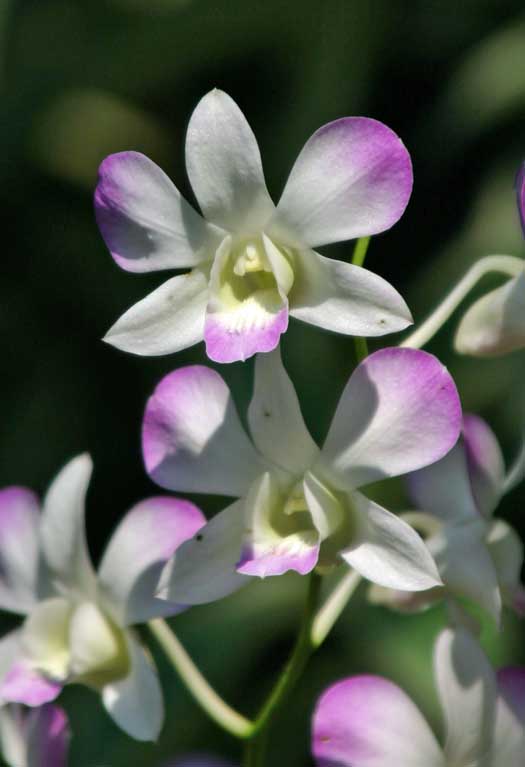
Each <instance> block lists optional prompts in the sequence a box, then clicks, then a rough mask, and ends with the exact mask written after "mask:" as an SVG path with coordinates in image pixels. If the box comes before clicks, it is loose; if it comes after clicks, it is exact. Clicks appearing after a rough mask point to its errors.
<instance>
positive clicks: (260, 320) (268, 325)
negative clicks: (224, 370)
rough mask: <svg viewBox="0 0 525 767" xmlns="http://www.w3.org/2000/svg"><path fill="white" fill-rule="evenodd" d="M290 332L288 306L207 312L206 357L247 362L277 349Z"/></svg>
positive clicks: (248, 305) (247, 304) (248, 303)
mask: <svg viewBox="0 0 525 767" xmlns="http://www.w3.org/2000/svg"><path fill="white" fill-rule="evenodd" d="M276 295H277V294H276ZM287 328H288V308H287V306H282V305H281V306H275V307H274V306H273V304H272V305H271V306H264V305H262V304H259V303H258V302H257V301H253V302H252V301H246V302H244V304H243V305H242V307H240V308H237V309H235V310H232V311H231V312H229V311H222V312H210V311H208V313H207V315H206V321H205V325H204V341H205V343H206V354H207V355H208V357H209V358H210V359H211V360H213V361H214V362H221V363H225V362H238V361H239V360H241V361H244V360H247V359H249V358H250V357H253V355H254V354H258V353H261V352H270V351H272V350H273V349H275V347H276V346H278V344H279V339H280V338H281V335H282V334H283V333H285V332H286V330H287Z"/></svg>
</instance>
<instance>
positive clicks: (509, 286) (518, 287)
mask: <svg viewBox="0 0 525 767" xmlns="http://www.w3.org/2000/svg"><path fill="white" fill-rule="evenodd" d="M454 346H455V348H456V351H458V352H459V353H460V354H470V355H472V356H474V357H498V356H499V355H501V354H508V353H509V352H513V351H515V350H516V349H522V348H523V347H524V346H525V270H524V271H523V272H522V273H521V274H519V275H518V276H517V277H514V278H513V279H511V280H508V281H507V282H506V283H505V284H504V285H501V287H499V288H496V289H495V290H491V291H490V292H489V293H487V294H486V295H484V296H483V297H482V298H479V299H478V300H477V301H475V302H474V303H473V304H472V306H471V307H470V308H469V309H468V310H467V312H466V313H465V315H464V316H463V319H462V320H461V322H460V324H459V327H458V329H457V331H456V337H455V339H454Z"/></svg>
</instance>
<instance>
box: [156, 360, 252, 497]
mask: <svg viewBox="0 0 525 767" xmlns="http://www.w3.org/2000/svg"><path fill="white" fill-rule="evenodd" d="M142 450H143V456H144V463H145V465H146V470H147V472H148V474H149V475H150V477H151V478H152V479H153V480H154V481H155V482H156V483H157V484H158V485H160V486H161V487H165V488H167V489H169V490H178V491H182V492H196V493H217V494H219V495H230V496H233V497H235V496H241V495H242V494H243V493H244V492H245V490H246V489H247V488H248V487H249V486H250V483H251V482H252V481H253V479H254V478H255V477H256V476H257V474H258V473H259V472H260V470H261V465H260V460H259V457H258V456H257V454H256V452H255V450H254V448H253V446H252V444H251V442H250V441H249V439H248V437H247V436H246V433H245V431H244V429H243V428H242V426H241V422H240V420H239V416H238V415H237V411H236V409H235V405H234V403H233V400H232V397H231V394H230V390H229V389H228V387H227V386H226V384H225V382H224V381H223V379H222V378H221V376H220V375H219V374H218V373H216V372H215V370H212V369H211V368H206V367H203V366H202V365H191V366H189V367H184V368H179V369H178V370H175V371H174V372H173V373H170V374H169V375H167V376H165V378H163V379H162V380H161V382H160V383H159V384H158V386H157V388H156V389H155V391H154V393H153V395H152V396H151V397H150V398H149V400H148V402H147V405H146V412H145V414H144V421H143V425H142Z"/></svg>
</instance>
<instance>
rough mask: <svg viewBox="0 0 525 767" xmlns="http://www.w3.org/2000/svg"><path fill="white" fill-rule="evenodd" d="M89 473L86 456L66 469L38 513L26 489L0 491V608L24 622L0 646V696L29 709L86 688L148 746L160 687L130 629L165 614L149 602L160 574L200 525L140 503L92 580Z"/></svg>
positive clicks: (156, 504)
mask: <svg viewBox="0 0 525 767" xmlns="http://www.w3.org/2000/svg"><path fill="white" fill-rule="evenodd" d="M91 472H92V463H91V460H90V458H89V456H87V455H81V456H79V457H77V458H75V459H73V460H72V461H70V463H68V464H67V465H66V466H65V467H64V468H63V469H62V471H61V472H60V473H59V474H58V476H57V477H56V478H55V480H54V481H53V483H52V485H51V487H50V489H49V491H48V493H47V495H46V497H45V500H44V505H43V511H42V514H40V511H39V503H38V500H37V498H36V496H35V495H34V494H33V493H32V492H31V491H30V490H27V489H25V488H20V487H11V488H6V489H4V490H2V491H0V526H1V529H2V536H1V537H0V573H1V576H0V606H1V607H2V608H3V609H5V610H10V611H11V612H15V613H19V614H22V615H25V616H26V618H25V621H24V623H23V624H22V626H21V627H20V628H19V629H16V630H15V631H13V632H11V633H10V634H8V635H7V636H6V637H4V638H3V639H2V641H1V642H0V676H1V682H0V696H1V698H2V699H3V700H4V701H11V702H17V703H24V704H26V705H28V706H39V705H41V704H42V703H46V702H48V701H51V700H54V699H55V698H56V697H57V696H58V695H59V693H60V691H61V690H62V688H63V686H64V685H65V684H68V683H70V682H78V683H82V684H87V685H88V686H90V687H92V688H93V689H95V690H97V691H98V692H100V694H101V697H102V701H103V704H104V706H105V708H106V710H107V711H108V713H109V714H110V716H111V717H112V718H113V720H114V721H115V722H116V724H117V725H118V726H119V727H121V728H122V729H123V730H125V731H126V732H127V733H128V734H129V735H131V736H132V737H134V738H136V739H137V740H154V739H155V738H156V737H157V735H158V733H159V731H160V727H161V725H162V720H163V702H162V694H161V689H160V685H159V681H158V678H157V674H156V671H155V669H154V667H153V665H152V663H151V660H150V658H149V656H148V654H147V652H146V651H145V648H143V646H142V645H141V643H140V642H139V640H138V637H137V636H136V635H135V633H134V631H133V630H132V629H131V628H130V626H132V625H133V624H135V623H141V622H144V621H147V620H149V619H150V618H152V617H158V616H162V615H167V614H170V613H173V612H174V610H175V608H174V606H171V607H172V608H173V609H171V610H170V609H169V608H170V605H167V604H166V602H164V601H162V600H159V599H157V598H156V597H155V596H154V592H155V588H156V584H157V581H158V577H159V574H160V571H161V569H162V567H163V566H164V564H165V562H166V561H167V559H168V558H169V557H170V556H171V555H172V554H173V552H174V551H175V549H176V548H177V546H178V545H179V544H180V543H182V541H185V540H186V539H187V538H189V537H190V536H192V535H194V534H195V532H196V530H198V529H199V528H200V527H201V526H202V524H203V523H204V521H205V520H204V517H203V515H202V514H201V512H200V511H199V509H197V507H196V506H194V505H193V504H191V503H189V502H187V501H182V500H178V499H175V498H167V497H164V496H159V497H153V498H148V499H146V500H144V501H142V502H141V503H138V504H137V505H136V506H134V507H133V509H131V511H129V512H128V514H127V515H126V516H125V517H124V519H123V520H122V522H121V523H120V524H119V526H118V527H117V529H116V531H115V533H114V534H113V537H112V538H111V540H110V542H109V545H108V547H107V549H106V552H105V554H104V556H103V558H102V561H101V564H100V568H99V570H98V573H95V571H94V569H93V566H92V564H91V560H90V557H89V554H88V549H87V545H86V537H85V526H84V498H85V494H86V491H87V488H88V484H89V480H90V477H91Z"/></svg>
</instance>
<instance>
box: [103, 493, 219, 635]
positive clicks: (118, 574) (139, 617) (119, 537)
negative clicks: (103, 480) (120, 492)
mask: <svg viewBox="0 0 525 767" xmlns="http://www.w3.org/2000/svg"><path fill="white" fill-rule="evenodd" d="M205 522H206V519H205V517H204V515H203V514H202V512H201V511H200V510H199V509H198V508H197V507H196V506H195V505H194V504H193V503H190V502H189V501H183V500H181V499H179V498H172V497H169V496H157V497H154V498H147V499H146V500H144V501H142V502H141V503H138V504H136V505H135V506H134V507H133V508H132V509H131V510H130V511H129V512H128V513H127V514H126V516H125V517H124V519H123V520H122V522H121V523H120V524H119V526H118V527H117V529H116V530H115V532H114V533H113V535H112V536H111V539H110V541H109V544H108V547H107V549H106V551H105V553H104V556H103V558H102V562H101V564H100V568H99V573H98V579H99V584H100V587H101V590H102V593H103V595H104V597H105V598H106V599H107V600H108V601H109V605H110V607H111V612H112V614H113V615H114V617H115V620H116V621H117V622H118V623H119V624H120V625H123V624H131V623H144V622H146V621H148V620H149V619H150V618H153V617H159V616H161V615H169V614H171V613H173V608H172V607H170V605H169V604H168V603H167V602H166V601H164V600H160V599H158V598H157V597H156V596H155V594H156V591H157V585H158V581H159V577H160V574H161V571H162V569H163V567H164V565H165V564H166V562H167V560H168V559H169V558H170V557H171V556H172V555H173V554H174V552H175V550H176V549H177V548H178V546H180V544H181V543H182V542H183V541H185V540H187V539H188V538H191V536H192V535H194V534H195V533H196V532H197V530H199V528H201V527H202V526H203V525H204V524H205Z"/></svg>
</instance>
